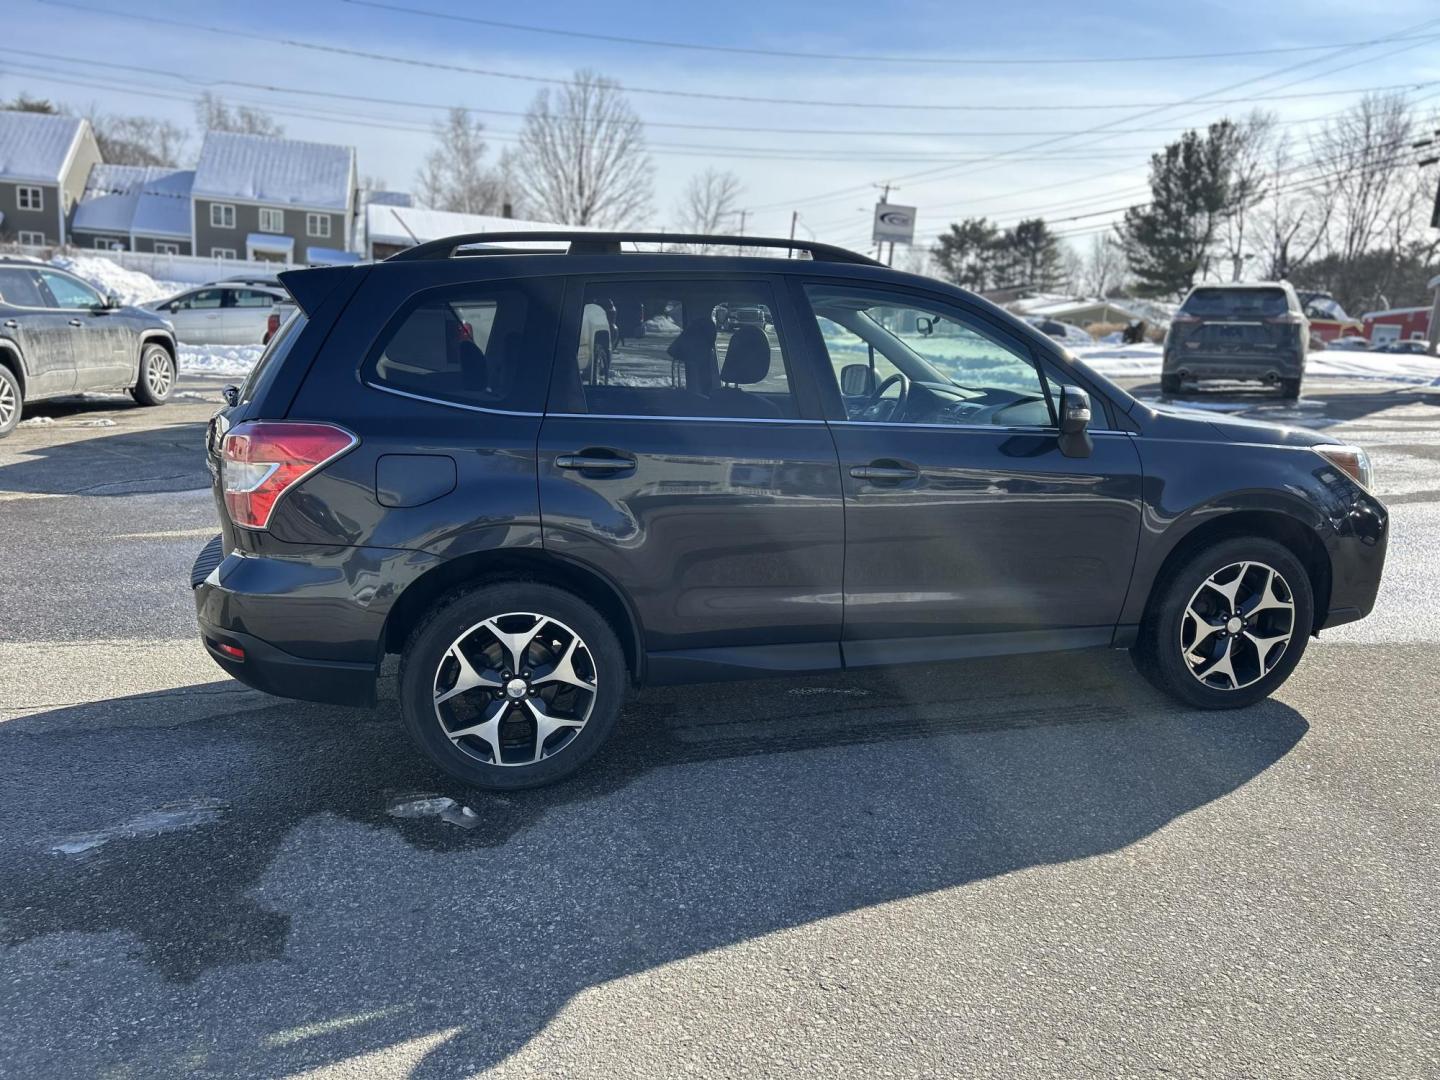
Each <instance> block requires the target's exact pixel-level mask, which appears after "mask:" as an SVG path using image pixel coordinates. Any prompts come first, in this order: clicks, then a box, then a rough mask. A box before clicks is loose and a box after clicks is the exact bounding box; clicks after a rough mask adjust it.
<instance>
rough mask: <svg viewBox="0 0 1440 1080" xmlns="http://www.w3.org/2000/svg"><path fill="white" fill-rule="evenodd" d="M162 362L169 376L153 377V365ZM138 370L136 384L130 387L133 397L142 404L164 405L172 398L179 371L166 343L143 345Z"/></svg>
mask: <svg viewBox="0 0 1440 1080" xmlns="http://www.w3.org/2000/svg"><path fill="white" fill-rule="evenodd" d="M161 364H163V365H164V367H165V370H166V371H167V372H168V377H167V378H164V379H163V380H162V379H161V378H159V377H158V376H157V377H156V378H151V367H152V366H155V365H161ZM136 372H137V373H136V377H135V385H134V386H132V387H131V388H130V396H131V397H133V398H134V399H135V400H136V401H138V402H139V403H140V404H141V405H164V404H165V402H167V401H169V400H170V395H171V394H173V393H174V392H175V380H176V377H177V375H178V374H179V372H178V371H176V368H175V358H174V357H173V356H171V355H170V350H168V349H167V348H165V346H164V345H156V344H154V343H151V344H147V345H145V346H144V347H142V348H141V350H140V366H139V368H137V369H136Z"/></svg>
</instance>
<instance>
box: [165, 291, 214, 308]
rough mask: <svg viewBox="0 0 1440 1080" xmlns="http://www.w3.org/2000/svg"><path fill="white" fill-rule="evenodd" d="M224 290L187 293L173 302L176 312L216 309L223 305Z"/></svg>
mask: <svg viewBox="0 0 1440 1080" xmlns="http://www.w3.org/2000/svg"><path fill="white" fill-rule="evenodd" d="M224 299H225V290H223V289H199V290H197V291H196V292H193V293H187V294H186V295H184V296H182V297H180V299H179V300H176V301H175V310H176V311H192V310H194V311H198V310H201V309H204V308H218V307H220V306H221V305H222V304H223V303H224Z"/></svg>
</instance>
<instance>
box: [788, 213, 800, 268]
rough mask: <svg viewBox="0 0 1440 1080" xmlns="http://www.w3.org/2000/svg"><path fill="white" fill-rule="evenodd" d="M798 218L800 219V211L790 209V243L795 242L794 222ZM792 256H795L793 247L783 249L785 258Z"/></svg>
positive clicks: (791, 257)
mask: <svg viewBox="0 0 1440 1080" xmlns="http://www.w3.org/2000/svg"><path fill="white" fill-rule="evenodd" d="M799 220H800V211H799V210H791V211H790V242H791V243H794V242H795V223H796V222H797V221H799ZM794 257H795V249H794V248H786V249H785V258H787V259H793V258H794Z"/></svg>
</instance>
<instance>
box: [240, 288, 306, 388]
mask: <svg viewBox="0 0 1440 1080" xmlns="http://www.w3.org/2000/svg"><path fill="white" fill-rule="evenodd" d="M308 322H309V320H308V319H306V318H305V313H304V312H303V311H297V312H296V313H295V315H294V316H293V317H291V318H289V319H286V320H285V323H284V325H282V326H281V327H280V329H279V330H277V331H276V332H275V336H274V337H272V338H271V339H270V344H269V345H266V346H265V351H264V352H262V353H261V354H260V359H259V360H258V361H256V363H255V366H254V367H253V368H251V369H250V375H249V377H248V378H246V380H245V384H244V385H243V386H241V387H240V401H241V403H242V404H243V403H245V402H247V401H249V400H250V399H251V398H253V397H255V396H256V395H257V394H260V393H263V392H264V389H265V388H266V387H267V386H269V384H270V383H272V382H274V381H275V375H276V373H277V372H278V371H279V370H280V369H281V367H283V366H284V364H285V357H286V356H288V355H289V354H290V350H291V349H292V348H293V347H294V345H295V342H296V340H298V339H299V337H300V335H301V333H303V332H304V330H305V325H306V323H308Z"/></svg>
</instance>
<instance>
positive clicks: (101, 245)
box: [93, 236, 125, 251]
mask: <svg viewBox="0 0 1440 1080" xmlns="http://www.w3.org/2000/svg"><path fill="white" fill-rule="evenodd" d="M93 245H94V247H95V249H96V250H97V251H124V250H125V241H124V240H123V239H121V238H120V237H118V236H97V237H95V239H94V241H93Z"/></svg>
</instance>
